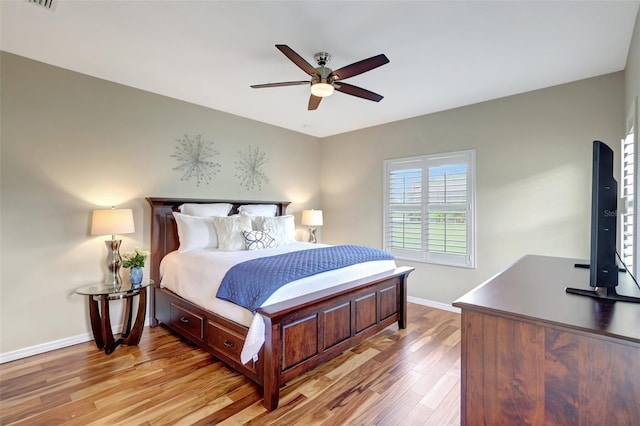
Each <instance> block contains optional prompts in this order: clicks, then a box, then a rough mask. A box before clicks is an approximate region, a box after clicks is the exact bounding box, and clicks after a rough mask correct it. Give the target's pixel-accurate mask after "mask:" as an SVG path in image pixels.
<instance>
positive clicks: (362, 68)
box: [331, 54, 389, 80]
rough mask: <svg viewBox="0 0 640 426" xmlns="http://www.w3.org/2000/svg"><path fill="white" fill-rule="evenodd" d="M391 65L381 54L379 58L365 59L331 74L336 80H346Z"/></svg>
mask: <svg viewBox="0 0 640 426" xmlns="http://www.w3.org/2000/svg"><path fill="white" fill-rule="evenodd" d="M387 63H389V59H388V58H387V57H386V56H385V55H383V54H380V55H378V56H372V57H370V58H368V59H363V60H361V61H358V62H354V63H353V64H351V65H347V66H346V67H342V68H340V69H338V70H335V71H334V72H332V73H331V76H332V77H333V79H334V80H344V79H345V78H349V77H353V76H354V75H358V74H362V73H363V72H367V71H371V70H372V69H374V68H378V67H379V66H382V65H384V64H387Z"/></svg>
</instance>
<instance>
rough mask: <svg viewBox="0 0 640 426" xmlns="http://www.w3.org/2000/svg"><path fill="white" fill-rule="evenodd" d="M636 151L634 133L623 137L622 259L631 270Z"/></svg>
mask: <svg viewBox="0 0 640 426" xmlns="http://www.w3.org/2000/svg"><path fill="white" fill-rule="evenodd" d="M634 170H635V152H634V143H633V135H632V134H631V135H629V136H627V138H626V139H622V167H621V175H622V176H621V179H620V180H621V184H620V197H621V198H622V201H623V203H622V212H621V213H622V215H621V222H622V223H621V225H622V226H620V228H621V229H620V233H621V238H620V241H621V243H622V261H623V262H624V263H625V265H627V268H629V270H630V271H634V270H635V268H634V261H633V260H634V241H635V232H636V228H635V226H634V223H633V216H634V192H635V188H634V187H635V173H634Z"/></svg>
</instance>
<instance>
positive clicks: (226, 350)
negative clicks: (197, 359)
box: [207, 321, 244, 362]
mask: <svg viewBox="0 0 640 426" xmlns="http://www.w3.org/2000/svg"><path fill="white" fill-rule="evenodd" d="M207 345H209V346H213V347H214V348H216V349H217V350H219V351H220V352H222V353H223V354H225V355H227V356H228V357H229V358H231V359H233V360H235V361H237V362H240V352H242V346H243V345H244V336H243V335H241V334H239V333H237V332H235V331H233V330H231V329H229V328H227V327H224V326H223V325H221V324H216V323H215V322H213V321H207Z"/></svg>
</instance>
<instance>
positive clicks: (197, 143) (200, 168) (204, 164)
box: [171, 135, 220, 186]
mask: <svg viewBox="0 0 640 426" xmlns="http://www.w3.org/2000/svg"><path fill="white" fill-rule="evenodd" d="M219 154H220V153H219V152H218V151H216V150H215V149H213V142H207V141H203V140H202V136H201V135H198V136H196V137H195V138H193V139H191V138H189V136H187V135H185V136H184V138H183V139H178V144H177V145H176V149H175V154H173V155H172V156H171V157H173V158H175V159H176V160H177V161H178V163H179V165H178V166H176V167H174V168H173V170H178V171H181V172H184V173H183V175H182V177H181V178H180V180H190V179H191V178H195V179H196V186H200V182H204V183H206V184H207V185H208V184H209V182H210V181H211V179H212V178H213V176H214V175H216V174H217V173H218V172H219V171H220V163H216V162H215V161H212V160H211V158H212V157H215V156H216V155H219Z"/></svg>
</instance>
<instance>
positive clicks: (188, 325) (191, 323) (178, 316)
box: [170, 303, 204, 341]
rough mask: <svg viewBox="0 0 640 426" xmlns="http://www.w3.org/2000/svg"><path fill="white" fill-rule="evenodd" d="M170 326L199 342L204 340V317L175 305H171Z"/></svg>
mask: <svg viewBox="0 0 640 426" xmlns="http://www.w3.org/2000/svg"><path fill="white" fill-rule="evenodd" d="M170 324H171V326H173V327H176V328H179V329H181V330H182V331H184V332H186V333H188V334H189V335H191V336H193V337H194V338H195V339H197V340H199V341H202V340H203V339H204V319H203V318H202V316H201V315H198V314H196V313H194V312H191V311H190V310H188V309H186V308H184V307H182V306H179V305H177V304H175V303H171V320H170Z"/></svg>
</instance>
